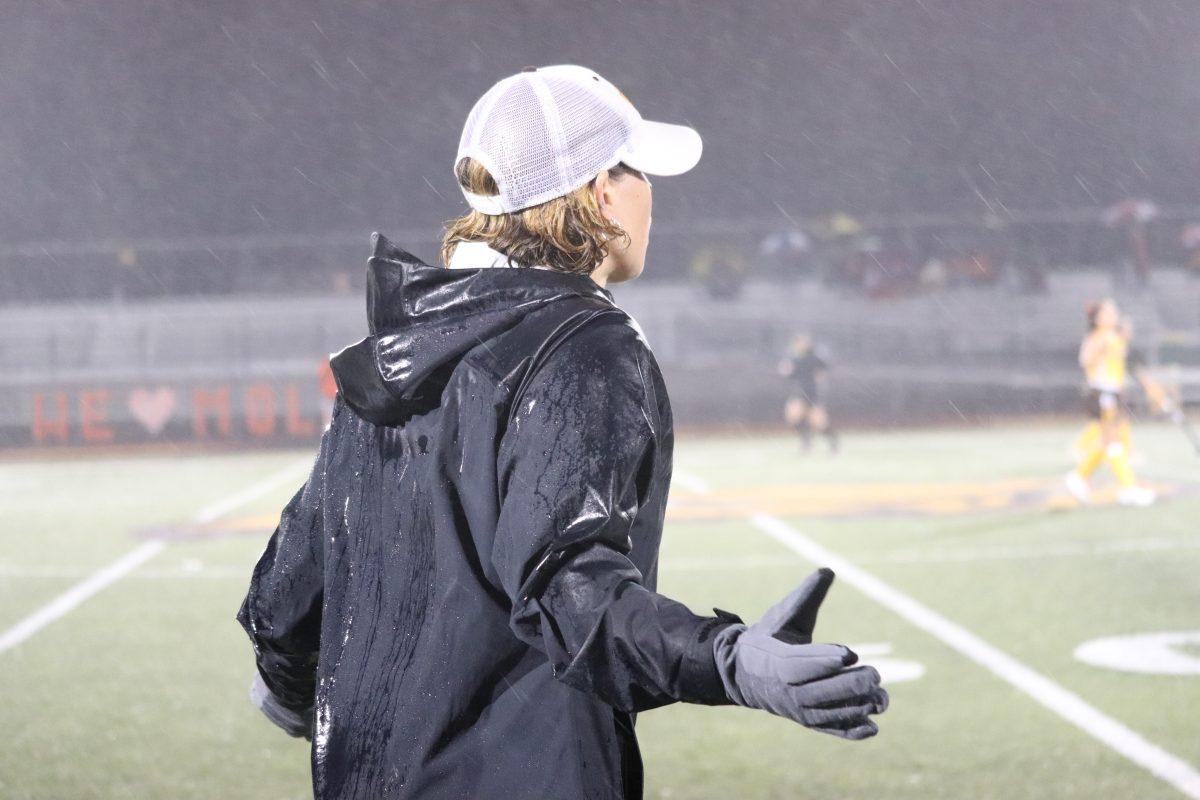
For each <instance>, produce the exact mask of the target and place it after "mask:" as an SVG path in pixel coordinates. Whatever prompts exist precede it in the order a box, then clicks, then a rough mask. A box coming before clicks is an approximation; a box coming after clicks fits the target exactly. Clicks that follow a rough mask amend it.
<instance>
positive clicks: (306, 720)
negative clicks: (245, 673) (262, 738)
mask: <svg viewBox="0 0 1200 800" xmlns="http://www.w3.org/2000/svg"><path fill="white" fill-rule="evenodd" d="M250 702H251V703H252V704H253V705H254V707H255V708H257V709H258V710H259V711H261V712H262V713H263V714H264V715H265V716H266V718H267V719H269V720H271V722H273V723H275V725H276V726H278V727H279V728H281V729H282V730H283V732H284V733H286V734H287V735H288V736H294V737H296V738H297V739H299V738H301V737H303V738H305V739H308V740H310V741H311V740H312V722H313V721H312V714H311V713H309V714H297V713H296V712H295V711H292V710H290V709H287V708H284V707H283V706H282V705H280V703H279V700H278V698H276V697H275V695H274V694H273V693H272V692H271V690H270V688H269V687H268V686H267V684H266V683H264V682H263V679H262V675H259V674H258V673H257V672H256V673H254V680H253V681H252V682H251V683H250Z"/></svg>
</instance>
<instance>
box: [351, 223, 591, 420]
mask: <svg viewBox="0 0 1200 800" xmlns="http://www.w3.org/2000/svg"><path fill="white" fill-rule="evenodd" d="M569 297H593V298H597V299H600V300H601V301H603V302H604V303H606V304H609V305H612V295H611V294H609V292H608V291H607V290H605V289H603V288H601V287H600V286H598V285H597V284H596V283H595V282H594V281H593V280H592V279H591V278H589V277H587V276H585V275H572V274H568V273H563V272H554V271H551V270H540V269H522V268H516V269H506V268H492V269H447V268H444V267H437V266H430V265H429V264H425V263H423V262H422V261H421V260H420V259H418V258H417V257H416V256H414V255H412V254H411V253H408V252H406V251H405V250H402V249H401V248H399V247H397V246H396V245H394V244H393V243H392V242H390V241H388V239H387V238H386V237H384V236H383V235H382V234H379V233H375V234H372V236H371V257H370V259H369V260H368V261H367V322H368V326H369V327H368V330H370V335H369V336H367V338H365V339H363V340H362V341H360V342H358V343H356V344H353V345H350V346H349V347H347V348H345V349H344V350H342V351H341V352H340V353H337V354H335V355H334V356H333V357H332V358H331V359H330V365H331V367H332V369H333V374H334V377H335V378H336V380H337V385H338V391H339V392H340V393H341V395H342V398H343V400H344V401H345V402H346V403H347V404H348V405H349V406H350V407H351V408H353V409H354V411H355V412H356V413H357V414H358V415H359V416H361V417H362V418H363V419H365V420H367V421H369V422H372V423H375V424H376V425H396V424H400V423H401V422H403V421H404V420H405V419H407V418H408V417H409V416H411V415H412V414H414V413H417V412H418V411H420V410H421V409H422V408H423V407H424V408H429V407H432V406H433V405H436V404H437V402H438V398H439V396H440V394H441V391H442V388H443V387H444V386H445V383H446V380H447V379H448V377H449V375H450V372H452V371H453V369H454V367H455V366H456V365H457V364H458V362H459V360H461V358H462V357H463V356H464V355H465V354H466V353H467V352H468V351H469V350H471V349H472V348H474V347H477V346H479V345H480V344H481V343H486V342H487V341H488V340H490V339H493V338H495V337H496V336H498V335H500V334H502V333H504V332H505V331H507V330H509V329H510V328H512V327H514V326H515V325H516V324H517V323H519V322H520V321H521V320H522V319H524V318H525V317H526V316H527V315H529V314H530V313H531V312H533V311H536V310H537V309H539V308H542V307H544V306H546V305H548V304H549V303H553V302H556V301H559V300H562V299H565V298H569Z"/></svg>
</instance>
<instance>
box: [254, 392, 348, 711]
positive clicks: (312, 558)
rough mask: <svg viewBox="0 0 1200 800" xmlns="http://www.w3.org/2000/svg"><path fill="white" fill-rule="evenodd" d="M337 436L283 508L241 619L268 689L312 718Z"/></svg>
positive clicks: (327, 435)
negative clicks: (328, 471)
mask: <svg viewBox="0 0 1200 800" xmlns="http://www.w3.org/2000/svg"><path fill="white" fill-rule="evenodd" d="M335 420H336V412H335ZM331 436H332V434H331V431H330V430H326V431H325V435H324V437H323V438H322V440H321V450H320V452H319V453H318V455H317V459H316V462H315V463H314V464H313V469H312V473H311V474H310V475H309V478H308V480H307V481H306V482H305V484H304V486H303V487H301V489H300V490H299V491H298V492H296V494H295V496H294V497H292V499H291V502H289V503H288V504H287V506H286V507H285V508H284V509H283V513H282V514H281V515H280V519H279V526H278V527H277V528H276V529H275V533H274V534H273V535H272V536H271V539H270V541H269V542H268V543H267V547H266V550H265V551H264V552H263V554H262V556H261V557H260V558H259V560H258V564H257V565H256V566H255V568H254V574H253V576H252V577H251V579H250V589H249V591H248V592H247V593H246V599H245V600H244V601H243V602H242V607H241V610H239V611H238V615H237V617H238V622H240V623H241V624H242V627H243V628H244V629H245V631H246V633H247V634H248V635H249V636H250V641H251V643H252V644H253V646H254V655H255V661H256V662H257V666H258V672H259V674H260V675H261V676H262V679H263V682H264V683H265V684H266V687H267V689H268V690H270V692H271V694H272V695H273V696H274V698H275V700H276V701H278V703H279V704H280V705H281V706H283V707H284V708H286V709H288V710H290V711H293V712H295V713H297V714H301V715H305V714H307V713H309V712H310V711H311V709H312V705H313V694H314V690H315V686H316V668H317V652H318V649H319V643H320V636H321V603H322V598H323V586H324V583H323V561H324V557H323V546H322V543H323V537H322V503H321V496H322V494H323V492H324V488H325V487H324V484H325V468H326V465H327V462H328V457H329V447H330V439H331Z"/></svg>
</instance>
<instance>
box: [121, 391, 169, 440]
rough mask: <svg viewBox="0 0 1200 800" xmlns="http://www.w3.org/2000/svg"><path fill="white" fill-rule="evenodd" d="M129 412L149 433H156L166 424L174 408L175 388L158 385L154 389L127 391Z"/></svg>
mask: <svg viewBox="0 0 1200 800" xmlns="http://www.w3.org/2000/svg"><path fill="white" fill-rule="evenodd" d="M128 406H129V413H130V414H133V418H134V419H136V420H137V421H138V422H140V423H141V424H142V427H143V428H145V429H146V431H147V432H149V433H151V434H158V433H161V432H162V429H163V428H165V427H166V426H167V421H168V420H170V419H171V412H173V411H174V410H175V390H174V389H169V388H167V387H165V386H160V387H159V388H157V389H155V390H154V391H150V390H149V389H134V390H133V391H131V392H130V393H129V402H128Z"/></svg>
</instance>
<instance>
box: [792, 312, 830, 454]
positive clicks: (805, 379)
mask: <svg viewBox="0 0 1200 800" xmlns="http://www.w3.org/2000/svg"><path fill="white" fill-rule="evenodd" d="M829 369H830V367H829V359H828V356H827V354H825V353H822V352H820V348H818V347H817V346H816V345H814V344H813V342H812V339H811V338H809V337H808V336H807V335H805V334H800V335H799V336H796V337H795V338H794V339H793V340H792V347H791V351H790V352H789V353H788V356H787V357H786V358H784V359H783V360H782V361H780V362H779V374H780V375H782V376H783V377H785V378H789V379H791V381H792V391H791V394H790V395H789V396H788V399H787V402H786V403H785V404H784V407H783V418H784V420H785V421H786V422H787V424H788V425H790V426H791V427H793V428H795V429H796V432H797V433H799V434H800V446H801V448H802V449H803V450H804V452H806V453H807V452H809V450H811V449H812V439H813V434H814V433H816V434H820V435H823V436H824V437H825V441H826V442H827V443H828V444H829V452H830V453H836V452H837V451H838V444H839V441H838V433H837V431H836V430H835V429H834V427H833V424H832V423H831V422H830V420H829V411H828V409H826V407H825V389H826V386H827V385H828V382H829Z"/></svg>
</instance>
